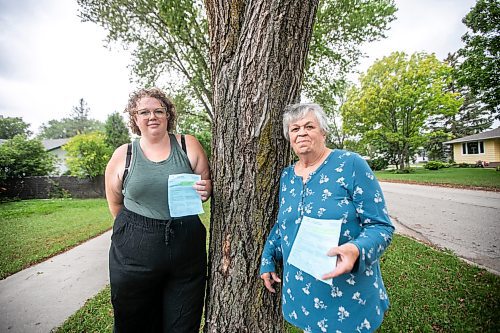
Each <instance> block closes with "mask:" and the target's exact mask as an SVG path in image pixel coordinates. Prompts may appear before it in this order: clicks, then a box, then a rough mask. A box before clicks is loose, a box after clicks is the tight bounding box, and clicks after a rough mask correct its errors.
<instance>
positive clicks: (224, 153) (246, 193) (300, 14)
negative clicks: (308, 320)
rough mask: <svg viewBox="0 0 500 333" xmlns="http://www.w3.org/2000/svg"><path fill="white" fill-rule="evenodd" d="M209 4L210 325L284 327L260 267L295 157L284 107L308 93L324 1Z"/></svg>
mask: <svg viewBox="0 0 500 333" xmlns="http://www.w3.org/2000/svg"><path fill="white" fill-rule="evenodd" d="M205 5H206V9H207V16H208V22H209V32H210V57H211V71H212V83H213V106H214V121H213V139H212V140H213V141H212V142H213V145H212V147H213V148H212V177H213V181H214V183H213V184H214V193H213V197H212V201H211V203H212V208H211V216H212V222H211V236H210V256H209V266H210V267H209V270H210V272H209V282H208V291H207V300H206V307H205V318H206V323H205V332H252V333H253V332H266V333H267V332H282V330H283V324H282V323H283V321H282V319H281V314H280V312H281V311H280V306H279V300H280V297H279V296H271V295H270V294H269V293H268V292H266V291H265V290H264V287H263V285H262V283H261V282H260V278H259V276H258V273H259V266H260V255H261V251H262V248H263V245H264V242H265V238H266V236H267V234H268V232H269V230H270V228H271V227H272V225H273V224H274V221H275V218H276V214H277V210H278V203H277V195H278V187H279V177H280V172H281V170H282V168H283V167H284V166H285V165H286V164H288V163H289V162H290V149H289V145H288V144H287V142H286V141H285V140H284V138H283V134H282V125H281V116H282V111H283V108H284V107H285V106H286V105H287V104H290V103H293V102H298V101H299V96H300V87H301V82H302V77H303V71H304V63H305V59H306V56H307V52H308V48H309V41H310V38H311V33H312V26H313V22H314V17H315V14H316V10H317V5H318V1H317V0H314V1H284V0H255V1H244V0H240V1H238V0H234V1H226V0H224V1H215V0H205Z"/></svg>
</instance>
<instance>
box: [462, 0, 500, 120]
mask: <svg viewBox="0 0 500 333" xmlns="http://www.w3.org/2000/svg"><path fill="white" fill-rule="evenodd" d="M462 22H463V23H464V24H465V25H466V26H467V27H468V28H469V31H467V32H466V33H465V35H463V36H462V40H463V41H464V43H465V46H464V47H463V48H462V49H460V50H459V51H458V54H459V55H460V56H461V57H462V58H463V62H462V64H461V66H460V72H461V75H460V81H459V82H460V83H461V84H462V85H464V86H467V87H469V88H470V89H471V92H472V93H473V94H474V95H475V96H476V97H477V98H478V99H479V100H481V101H482V102H483V103H484V104H485V105H486V106H487V108H488V109H489V110H490V111H491V113H492V114H494V115H495V117H496V118H497V119H500V2H499V1H498V0H478V1H477V2H476V5H475V6H474V7H473V8H472V9H471V11H470V12H469V13H468V14H467V15H466V16H465V17H464V19H463V20H462Z"/></svg>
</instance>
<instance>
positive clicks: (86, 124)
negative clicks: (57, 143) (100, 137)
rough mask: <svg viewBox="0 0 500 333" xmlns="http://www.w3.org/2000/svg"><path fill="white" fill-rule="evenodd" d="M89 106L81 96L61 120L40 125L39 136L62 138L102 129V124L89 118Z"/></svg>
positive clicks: (43, 137)
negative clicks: (68, 113)
mask: <svg viewBox="0 0 500 333" xmlns="http://www.w3.org/2000/svg"><path fill="white" fill-rule="evenodd" d="M89 111H90V108H89V107H88V106H87V102H85V100H84V99H83V98H81V99H80V100H79V101H78V105H77V106H74V107H73V109H72V111H71V112H70V116H69V117H67V118H63V119H61V120H49V121H48V122H47V123H46V124H42V126H40V133H39V134H38V137H39V138H42V139H63V138H71V137H73V136H75V135H78V134H83V133H89V132H92V131H97V130H102V129H103V124H102V123H101V122H100V121H98V120H94V119H90V118H89V117H88V116H89Z"/></svg>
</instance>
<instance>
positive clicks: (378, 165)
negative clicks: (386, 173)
mask: <svg viewBox="0 0 500 333" xmlns="http://www.w3.org/2000/svg"><path fill="white" fill-rule="evenodd" d="M366 162H367V163H368V165H369V166H370V168H371V169H372V170H373V171H379V170H384V169H385V168H387V167H388V166H389V162H388V161H387V160H385V159H383V158H374V159H372V160H367V161H366Z"/></svg>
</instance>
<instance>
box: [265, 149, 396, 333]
mask: <svg viewBox="0 0 500 333" xmlns="http://www.w3.org/2000/svg"><path fill="white" fill-rule="evenodd" d="M280 187H281V188H280V196H279V200H280V209H279V213H278V217H277V222H276V224H275V225H274V227H273V229H272V230H271V232H270V234H269V237H268V239H267V241H266V244H265V247H264V251H263V254H262V260H261V269H260V273H261V274H263V273H266V272H274V271H275V264H276V262H277V261H281V260H283V262H284V265H283V266H284V267H283V275H284V276H283V279H282V280H283V285H282V304H283V316H284V317H285V319H286V320H287V321H288V322H290V323H291V324H293V325H295V326H297V327H300V328H302V329H303V330H304V331H305V332H321V333H324V332H335V333H340V332H343V333H348V332H372V331H375V330H376V329H377V328H378V327H379V326H380V324H381V323H382V320H383V317H384V312H385V311H386V310H387V309H388V307H389V300H388V297H387V292H386V289H385V287H384V283H383V281H382V275H381V273H380V265H379V258H380V256H381V255H382V253H383V252H384V251H385V249H386V248H387V246H388V245H389V244H390V242H391V239H392V233H393V231H394V227H393V225H392V223H391V221H390V219H389V215H388V213H387V209H386V207H385V201H384V197H383V194H382V190H381V189H380V185H379V183H378V181H377V179H376V178H375V176H374V175H373V172H372V171H371V170H370V167H369V166H368V164H367V163H366V162H365V160H363V159H362V158H361V157H360V156H359V155H358V154H355V153H352V152H348V151H345V150H334V151H332V152H331V153H330V155H329V156H328V157H327V159H326V160H325V161H324V162H323V163H322V164H321V165H320V166H319V167H318V169H317V170H316V171H314V172H313V173H311V174H310V175H309V178H308V179H307V181H306V182H305V183H304V182H303V179H302V177H300V176H297V175H296V174H295V172H294V165H291V166H288V167H287V168H285V169H284V170H283V172H282V174H281V181H280ZM304 216H308V217H311V218H315V219H332V220H342V227H341V232H340V240H339V245H341V244H344V243H347V242H350V243H353V244H354V245H356V246H357V247H358V249H359V253H360V256H359V259H358V261H357V262H356V264H355V266H354V268H353V270H352V272H350V273H346V274H343V275H340V276H338V277H336V278H334V279H333V281H332V282H333V285H329V284H326V283H324V282H322V281H319V280H316V279H315V278H314V277H312V276H311V275H309V274H307V273H305V272H303V271H301V270H299V269H297V268H296V267H295V266H293V265H291V264H289V263H288V262H287V258H288V255H289V253H290V249H291V247H292V245H293V242H294V240H295V236H296V235H297V231H298V230H299V228H300V225H301V221H302V218H303V217H304ZM331 270H332V268H329V267H325V273H327V272H330V271H331Z"/></svg>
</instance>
